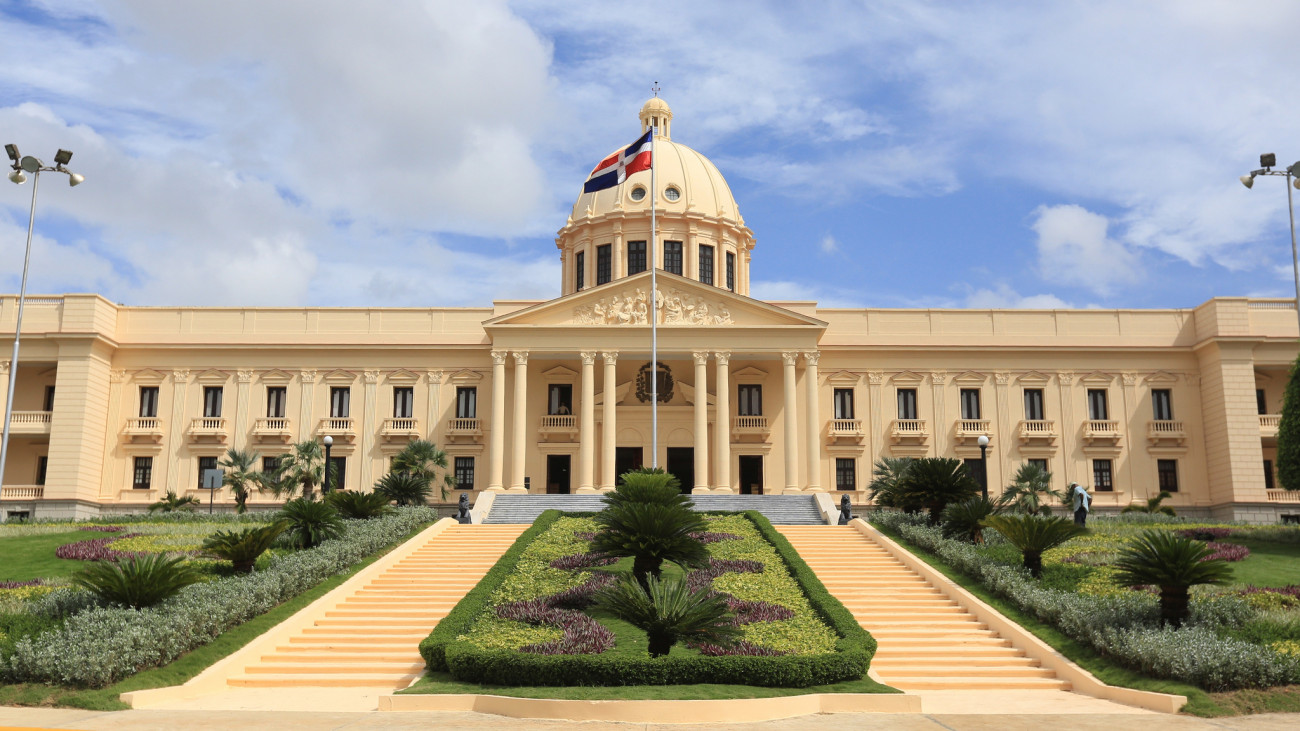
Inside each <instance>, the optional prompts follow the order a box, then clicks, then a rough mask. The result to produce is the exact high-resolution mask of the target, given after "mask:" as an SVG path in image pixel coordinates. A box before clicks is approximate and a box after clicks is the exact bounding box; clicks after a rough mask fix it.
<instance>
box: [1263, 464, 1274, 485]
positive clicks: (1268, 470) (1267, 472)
mask: <svg viewBox="0 0 1300 731" xmlns="http://www.w3.org/2000/svg"><path fill="white" fill-rule="evenodd" d="M1273 487H1274V482H1273V460H1271V459H1266V460H1264V489H1265V490H1272V489H1273Z"/></svg>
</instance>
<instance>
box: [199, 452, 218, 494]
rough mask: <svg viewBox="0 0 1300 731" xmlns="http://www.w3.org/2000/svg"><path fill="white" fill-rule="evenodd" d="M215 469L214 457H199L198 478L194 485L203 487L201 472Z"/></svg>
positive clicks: (215, 461) (215, 459)
mask: <svg viewBox="0 0 1300 731" xmlns="http://www.w3.org/2000/svg"><path fill="white" fill-rule="evenodd" d="M215 469H217V458H216V457H199V478H198V480H197V482H198V484H196V485H195V487H203V473H204V472H207V471H208V470H215Z"/></svg>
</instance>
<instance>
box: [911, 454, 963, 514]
mask: <svg viewBox="0 0 1300 731" xmlns="http://www.w3.org/2000/svg"><path fill="white" fill-rule="evenodd" d="M898 490H899V498H900V500H901V502H902V505H901V506H900V507H902V508H903V509H904V510H907V509H908V507H909V506H914V507H913V508H912V509H913V510H919V509H922V508H924V509H926V510H929V511H930V523H931V524H938V523H939V519H940V517H942V515H943V509H944V508H946V507H948V504H949V503H960V502H965V501H966V500H969V499H970V498H972V497H975V496H976V495H978V494H979V493H980V484H979V483H978V482H976V481H975V478H973V477H971V476H970V470H968V469H966V464H965V463H964V462H962V461H961V460H959V459H951V458H947V457H925V458H923V459H918V460H913V461H912V463H911V464H910V465H908V467H907V470H906V472H904V473H903V477H902V479H901V480H900V481H899V485H898Z"/></svg>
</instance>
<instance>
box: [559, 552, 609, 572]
mask: <svg viewBox="0 0 1300 731" xmlns="http://www.w3.org/2000/svg"><path fill="white" fill-rule="evenodd" d="M613 563H618V559H617V558H614V557H613V556H606V555H605V554H603V553H575V554H573V555H572V556H561V557H560V558H557V559H555V560H554V561H552V562H551V568H553V569H565V570H568V571H572V570H575V569H589V568H591V567H593V566H608V565H610V564H613Z"/></svg>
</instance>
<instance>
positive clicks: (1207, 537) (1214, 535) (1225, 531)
mask: <svg viewBox="0 0 1300 731" xmlns="http://www.w3.org/2000/svg"><path fill="white" fill-rule="evenodd" d="M1175 532H1176V533H1177V534H1178V535H1180V536H1182V537H1183V538H1194V539H1196V540H1198V541H1215V540H1218V539H1220V538H1227V537H1228V536H1229V535H1231V534H1232V529H1231V528H1188V529H1187V530H1180V531H1175Z"/></svg>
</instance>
